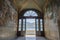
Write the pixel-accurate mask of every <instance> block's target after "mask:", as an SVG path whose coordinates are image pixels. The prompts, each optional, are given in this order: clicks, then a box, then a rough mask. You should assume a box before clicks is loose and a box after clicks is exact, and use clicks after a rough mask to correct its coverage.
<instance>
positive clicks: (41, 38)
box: [16, 37, 46, 40]
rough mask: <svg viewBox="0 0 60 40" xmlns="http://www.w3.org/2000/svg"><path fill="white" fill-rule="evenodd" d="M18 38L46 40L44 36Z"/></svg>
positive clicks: (18, 39) (23, 39)
mask: <svg viewBox="0 0 60 40" xmlns="http://www.w3.org/2000/svg"><path fill="white" fill-rule="evenodd" d="M16 40H46V39H45V38H44V37H19V38H17V39H16Z"/></svg>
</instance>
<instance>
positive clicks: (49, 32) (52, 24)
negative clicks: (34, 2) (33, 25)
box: [44, 5, 59, 40]
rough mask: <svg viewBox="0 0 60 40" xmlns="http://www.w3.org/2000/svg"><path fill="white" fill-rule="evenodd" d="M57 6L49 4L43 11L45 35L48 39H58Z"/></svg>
mask: <svg viewBox="0 0 60 40" xmlns="http://www.w3.org/2000/svg"><path fill="white" fill-rule="evenodd" d="M57 14H58V7H57V5H53V6H50V7H49V8H47V10H46V11H45V16H44V18H45V20H44V23H45V24H44V27H45V36H46V38H48V39H49V40H59V30H58V22H57V21H58V19H57V16H58V15H57Z"/></svg>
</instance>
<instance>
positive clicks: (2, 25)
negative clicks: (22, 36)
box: [0, 0, 17, 40]
mask: <svg viewBox="0 0 60 40" xmlns="http://www.w3.org/2000/svg"><path fill="white" fill-rule="evenodd" d="M2 1H3V4H2V9H1V10H0V40H12V39H14V38H15V37H16V33H17V11H16V10H15V9H14V8H13V7H12V6H11V4H10V3H11V2H9V1H8V2H7V1H6V0H5V1H4V0H2Z"/></svg>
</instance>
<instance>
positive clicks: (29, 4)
mask: <svg viewBox="0 0 60 40" xmlns="http://www.w3.org/2000/svg"><path fill="white" fill-rule="evenodd" d="M50 1H51V0H50ZM50 1H49V0H14V3H15V5H16V6H17V8H18V9H20V10H23V9H31V8H33V9H38V10H40V11H42V10H43V8H44V7H46V6H47V5H48V3H49V2H50Z"/></svg>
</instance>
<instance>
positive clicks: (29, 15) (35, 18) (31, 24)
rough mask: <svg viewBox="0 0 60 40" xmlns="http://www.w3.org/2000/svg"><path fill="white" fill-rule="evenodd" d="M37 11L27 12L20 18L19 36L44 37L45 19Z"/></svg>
mask: <svg viewBox="0 0 60 40" xmlns="http://www.w3.org/2000/svg"><path fill="white" fill-rule="evenodd" d="M38 13H39V12H38V11H36V10H25V11H24V12H23V15H22V16H19V26H18V30H17V36H28V35H33V36H44V19H43V16H42V14H41V13H39V14H40V16H39V15H38Z"/></svg>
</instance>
